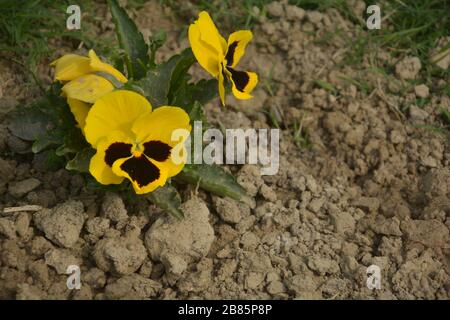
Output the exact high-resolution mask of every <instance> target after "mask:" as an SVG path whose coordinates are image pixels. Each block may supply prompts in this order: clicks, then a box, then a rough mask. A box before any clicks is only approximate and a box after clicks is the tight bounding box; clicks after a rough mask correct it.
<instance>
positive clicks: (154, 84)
mask: <svg viewBox="0 0 450 320" xmlns="http://www.w3.org/2000/svg"><path fill="white" fill-rule="evenodd" d="M194 61H195V58H194V57H193V54H192V51H191V50H190V49H186V50H184V51H183V52H182V53H181V54H178V55H175V56H173V57H171V58H170V59H169V60H168V61H166V62H164V63H162V64H160V65H158V66H157V67H156V68H154V69H152V70H149V72H148V73H147V75H146V77H145V78H142V79H140V80H139V81H134V82H130V83H127V84H126V85H125V87H128V88H130V89H132V90H135V91H137V92H139V93H141V94H143V95H145V97H146V98H147V99H148V100H149V101H150V103H151V104H152V106H153V107H154V108H157V107H160V106H164V105H168V104H169V102H170V101H171V100H170V99H169V93H170V92H172V91H175V90H174V89H173V87H174V86H178V84H179V81H180V77H183V76H184V75H185V74H186V72H187V70H188V69H189V67H190V66H191V65H192V64H193V63H194Z"/></svg>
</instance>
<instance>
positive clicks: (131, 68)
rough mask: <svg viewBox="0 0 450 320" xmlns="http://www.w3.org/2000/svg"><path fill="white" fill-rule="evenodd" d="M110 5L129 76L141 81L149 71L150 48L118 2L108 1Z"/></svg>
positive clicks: (114, 0)
mask: <svg viewBox="0 0 450 320" xmlns="http://www.w3.org/2000/svg"><path fill="white" fill-rule="evenodd" d="M108 5H109V10H110V11H111V15H112V19H113V22H114V24H115V26H116V34H117V37H118V39H119V43H120V47H121V48H122V49H123V50H124V51H125V53H126V60H127V61H126V63H127V69H128V74H129V76H130V77H131V78H134V79H140V78H142V77H144V76H145V74H146V71H147V69H146V68H147V65H148V62H149V59H148V46H147V44H146V43H145V41H144V37H143V36H142V33H140V32H139V30H138V28H137V26H136V24H135V23H134V22H133V20H131V19H130V17H129V16H128V15H127V13H126V11H125V10H124V9H123V8H122V7H120V6H119V4H118V3H117V1H116V0H108Z"/></svg>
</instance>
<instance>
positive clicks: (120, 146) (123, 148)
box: [105, 142, 133, 167]
mask: <svg viewBox="0 0 450 320" xmlns="http://www.w3.org/2000/svg"><path fill="white" fill-rule="evenodd" d="M132 147H133V145H131V144H129V143H123V142H114V143H113V144H111V145H110V146H109V147H108V149H106V151H105V162H106V164H107V165H108V166H110V167H112V166H113V164H114V162H115V161H116V160H118V159H122V158H128V157H130V156H131V148H132Z"/></svg>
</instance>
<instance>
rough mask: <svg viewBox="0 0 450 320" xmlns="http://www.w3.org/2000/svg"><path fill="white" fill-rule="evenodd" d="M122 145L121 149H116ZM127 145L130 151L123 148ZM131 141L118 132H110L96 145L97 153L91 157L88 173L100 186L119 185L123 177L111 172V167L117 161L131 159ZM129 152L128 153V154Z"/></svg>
mask: <svg viewBox="0 0 450 320" xmlns="http://www.w3.org/2000/svg"><path fill="white" fill-rule="evenodd" d="M118 145H122V148H120V147H119V148H117V146H118ZM126 145H129V146H130V149H127V148H126V147H125V149H124V148H123V146H126ZM131 148H132V141H131V140H130V139H129V137H127V136H126V135H124V134H123V133H122V132H120V131H112V132H110V133H109V135H108V136H107V137H104V138H102V139H101V140H100V141H99V143H98V145H97V153H96V154H95V155H94V156H93V157H92V159H91V162H90V165H89V172H90V173H91V175H92V176H93V177H94V178H95V179H96V180H97V181H98V182H99V183H101V184H120V183H122V181H123V179H124V178H123V176H119V175H116V174H115V173H114V172H113V169H112V165H113V164H114V162H116V161H117V160H119V159H123V158H125V159H126V158H129V157H131ZM129 150H130V152H128V151H129Z"/></svg>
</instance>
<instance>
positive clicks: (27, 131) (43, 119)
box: [8, 106, 56, 141]
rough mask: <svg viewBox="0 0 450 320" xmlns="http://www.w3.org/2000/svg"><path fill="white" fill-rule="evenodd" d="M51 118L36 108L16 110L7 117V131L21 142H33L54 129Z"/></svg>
mask: <svg viewBox="0 0 450 320" xmlns="http://www.w3.org/2000/svg"><path fill="white" fill-rule="evenodd" d="M55 126H56V125H55V123H54V121H53V119H52V116H51V115H49V114H47V113H45V112H43V110H40V109H39V108H38V107H37V106H36V107H35V106H31V107H22V108H18V110H16V111H15V112H13V113H12V114H10V115H9V116H8V129H9V130H10V131H11V133H12V134H13V135H14V136H16V137H18V138H20V139H23V140H27V141H34V140H36V139H38V138H39V137H41V136H45V135H46V133H47V131H48V130H51V129H54V128H55Z"/></svg>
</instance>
